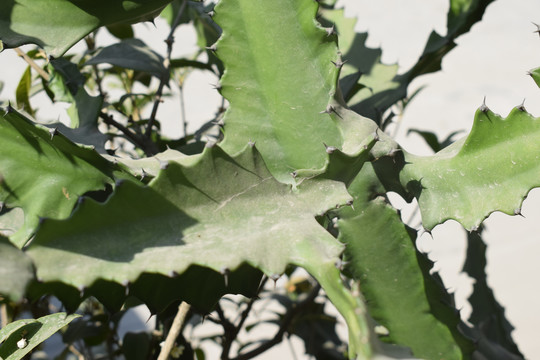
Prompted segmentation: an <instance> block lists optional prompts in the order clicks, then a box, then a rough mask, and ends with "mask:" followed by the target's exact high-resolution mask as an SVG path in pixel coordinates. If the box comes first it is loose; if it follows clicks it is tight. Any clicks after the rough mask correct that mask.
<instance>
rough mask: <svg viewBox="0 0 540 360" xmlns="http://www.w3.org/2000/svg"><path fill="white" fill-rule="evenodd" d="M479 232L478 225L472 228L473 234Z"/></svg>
mask: <svg viewBox="0 0 540 360" xmlns="http://www.w3.org/2000/svg"><path fill="white" fill-rule="evenodd" d="M477 231H478V225H474V226H473V227H471V230H470V231H469V232H470V233H473V232H477Z"/></svg>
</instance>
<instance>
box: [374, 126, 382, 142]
mask: <svg viewBox="0 0 540 360" xmlns="http://www.w3.org/2000/svg"><path fill="white" fill-rule="evenodd" d="M373 140H375V141H379V140H381V137H380V136H379V128H376V129H375V134H374V135H373Z"/></svg>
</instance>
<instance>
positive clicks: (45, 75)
mask: <svg viewBox="0 0 540 360" xmlns="http://www.w3.org/2000/svg"><path fill="white" fill-rule="evenodd" d="M14 50H15V52H16V53H17V55H19V56H20V57H22V58H23V59H24V61H26V62H27V63H28V65H30V66H31V67H32V69H34V70H36V71H37V73H38V74H39V76H41V77H42V78H43V79H44V80H45V81H49V79H50V78H51V77H50V75H49V74H48V73H47V72H46V71H45V70H43V69H42V68H41V67H40V66H39V65H38V64H36V62H35V61H34V60H32V59H31V58H30V56H28V55H26V53H25V52H24V51H22V50H21V49H20V48H15V49H14Z"/></svg>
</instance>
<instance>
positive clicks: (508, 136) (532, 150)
mask: <svg viewBox="0 0 540 360" xmlns="http://www.w3.org/2000/svg"><path fill="white" fill-rule="evenodd" d="M539 134H540V121H539V120H538V119H537V118H534V117H533V116H532V115H530V114H529V113H527V112H526V111H525V109H524V108H523V107H522V106H519V107H517V108H514V109H513V110H512V111H511V113H510V114H509V115H508V117H507V118H506V119H503V118H502V117H500V116H499V115H496V114H494V113H493V112H491V111H490V110H489V109H487V107H485V105H483V106H482V107H481V108H480V109H479V110H478V111H477V112H476V116H475V119H474V124H473V128H472V130H471V132H470V134H469V136H468V137H467V138H466V139H462V140H459V141H457V142H455V143H454V144H452V145H450V146H448V147H447V148H445V149H444V150H442V151H440V152H438V153H437V154H435V155H433V156H428V157H418V156H413V155H410V154H406V156H405V159H406V163H405V166H404V167H403V170H402V173H401V175H400V179H401V182H402V184H403V186H405V187H407V188H408V189H409V190H410V191H411V192H412V193H413V194H414V196H415V197H416V198H417V199H418V204H419V206H420V211H421V213H422V221H423V225H424V227H425V228H426V229H428V230H431V229H432V228H433V227H434V226H436V225H437V224H441V223H443V222H444V221H446V220H448V219H454V220H456V221H458V222H459V223H461V224H462V225H463V226H464V227H465V228H466V229H468V230H471V229H475V228H477V227H478V226H479V225H480V224H481V222H482V221H483V220H484V219H485V218H486V217H487V216H488V215H489V214H491V213H492V212H494V211H501V212H504V213H506V214H509V215H515V214H519V213H520V211H521V210H520V209H521V203H522V202H523V199H524V197H525V196H526V195H527V193H528V192H529V190H531V189H532V188H534V187H537V186H540V181H539V180H538V179H540V169H539V168H538V166H537V164H538V161H537V158H536V156H537V153H538V151H539V149H538V146H539V144H540V141H539V139H538V137H539Z"/></svg>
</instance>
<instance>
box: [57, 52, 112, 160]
mask: <svg viewBox="0 0 540 360" xmlns="http://www.w3.org/2000/svg"><path fill="white" fill-rule="evenodd" d="M49 73H50V74H51V78H50V80H49V82H48V84H47V89H48V90H50V93H52V100H53V101H65V102H67V103H70V104H71V106H70V107H69V108H68V110H67V113H68V116H69V117H70V119H71V124H70V125H71V127H67V126H66V125H64V124H62V123H60V122H57V123H53V124H48V125H47V126H48V127H50V128H52V129H54V128H56V129H58V130H60V131H61V132H62V134H64V135H65V136H66V137H68V138H69V139H70V140H71V141H73V142H76V143H79V144H84V145H90V146H93V147H94V148H95V149H96V151H98V152H100V153H103V152H105V142H106V141H107V140H108V137H107V136H106V135H105V134H103V133H102V132H101V131H99V129H98V117H99V114H100V112H101V108H102V106H103V98H102V97H101V96H90V95H89V94H88V93H87V92H86V89H85V88H84V84H85V82H86V78H85V77H84V75H82V74H81V72H80V71H79V68H78V67H77V65H76V64H74V63H72V62H70V61H68V60H66V59H64V58H60V59H54V60H51V61H50V66H49Z"/></svg>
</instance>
